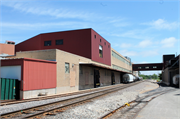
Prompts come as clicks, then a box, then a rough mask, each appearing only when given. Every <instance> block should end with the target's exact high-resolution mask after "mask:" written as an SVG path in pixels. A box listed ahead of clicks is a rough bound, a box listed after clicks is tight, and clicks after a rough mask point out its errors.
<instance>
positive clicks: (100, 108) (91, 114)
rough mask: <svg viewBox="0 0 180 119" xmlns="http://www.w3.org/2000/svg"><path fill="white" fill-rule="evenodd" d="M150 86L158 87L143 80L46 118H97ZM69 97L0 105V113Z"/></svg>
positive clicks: (152, 87)
mask: <svg viewBox="0 0 180 119" xmlns="http://www.w3.org/2000/svg"><path fill="white" fill-rule="evenodd" d="M150 87H151V89H155V88H158V85H157V84H154V83H150V82H143V83H141V84H137V85H136V86H132V87H130V88H126V89H123V90H121V91H118V92H116V93H112V94H110V95H108V96H105V97H103V99H100V98H99V99H98V100H92V102H89V103H86V104H84V105H80V106H77V107H74V108H72V109H69V110H67V111H65V112H63V113H60V114H57V115H56V116H53V117H52V116H49V117H47V118H62V119H65V118H74V119H79V118H81V119H82V118H83V119H84V118H88V119H90V118H97V117H100V116H102V115H103V114H105V113H107V112H109V111H110V110H114V109H115V108H117V107H119V106H121V105H124V103H126V102H130V101H132V100H134V99H135V98H136V97H137V96H138V95H139V94H140V93H141V92H145V91H146V90H148V91H149V90H150ZM69 97H73V96H68V97H61V98H55V99H49V100H41V101H34V102H26V103H20V104H12V105H7V106H0V114H3V113H6V112H11V111H15V110H19V109H24V108H27V107H33V106H36V105H41V104H46V103H50V102H55V101H57V100H63V99H66V98H69Z"/></svg>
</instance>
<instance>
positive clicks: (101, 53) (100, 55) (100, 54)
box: [99, 45, 103, 57]
mask: <svg viewBox="0 0 180 119" xmlns="http://www.w3.org/2000/svg"><path fill="white" fill-rule="evenodd" d="M99 57H103V47H102V46H101V45H99Z"/></svg>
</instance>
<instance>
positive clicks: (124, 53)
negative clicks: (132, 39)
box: [119, 50, 138, 57]
mask: <svg viewBox="0 0 180 119" xmlns="http://www.w3.org/2000/svg"><path fill="white" fill-rule="evenodd" d="M119 53H120V54H122V55H123V56H128V57H130V56H137V55H138V53H137V52H135V51H127V50H121V51H120V52H119Z"/></svg>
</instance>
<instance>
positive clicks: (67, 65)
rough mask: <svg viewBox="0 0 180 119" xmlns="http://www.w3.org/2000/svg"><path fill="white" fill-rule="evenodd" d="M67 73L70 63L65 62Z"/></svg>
mask: <svg viewBox="0 0 180 119" xmlns="http://www.w3.org/2000/svg"><path fill="white" fill-rule="evenodd" d="M65 73H69V63H65Z"/></svg>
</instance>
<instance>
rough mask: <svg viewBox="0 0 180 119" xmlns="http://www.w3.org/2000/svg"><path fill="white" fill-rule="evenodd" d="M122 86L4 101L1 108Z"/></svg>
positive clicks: (0, 104)
mask: <svg viewBox="0 0 180 119" xmlns="http://www.w3.org/2000/svg"><path fill="white" fill-rule="evenodd" d="M122 85H125V84H118V85H111V86H105V87H100V88H93V89H87V90H82V91H78V92H72V93H66V94H58V95H52V96H42V97H38V98H31V99H24V100H3V101H1V103H0V106H4V105H11V104H17V103H24V102H32V101H40V100H47V99H54V98H60V97H67V96H72V95H77V94H83V93H88V92H92V91H98V90H102V89H110V88H114V87H117V86H122Z"/></svg>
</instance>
